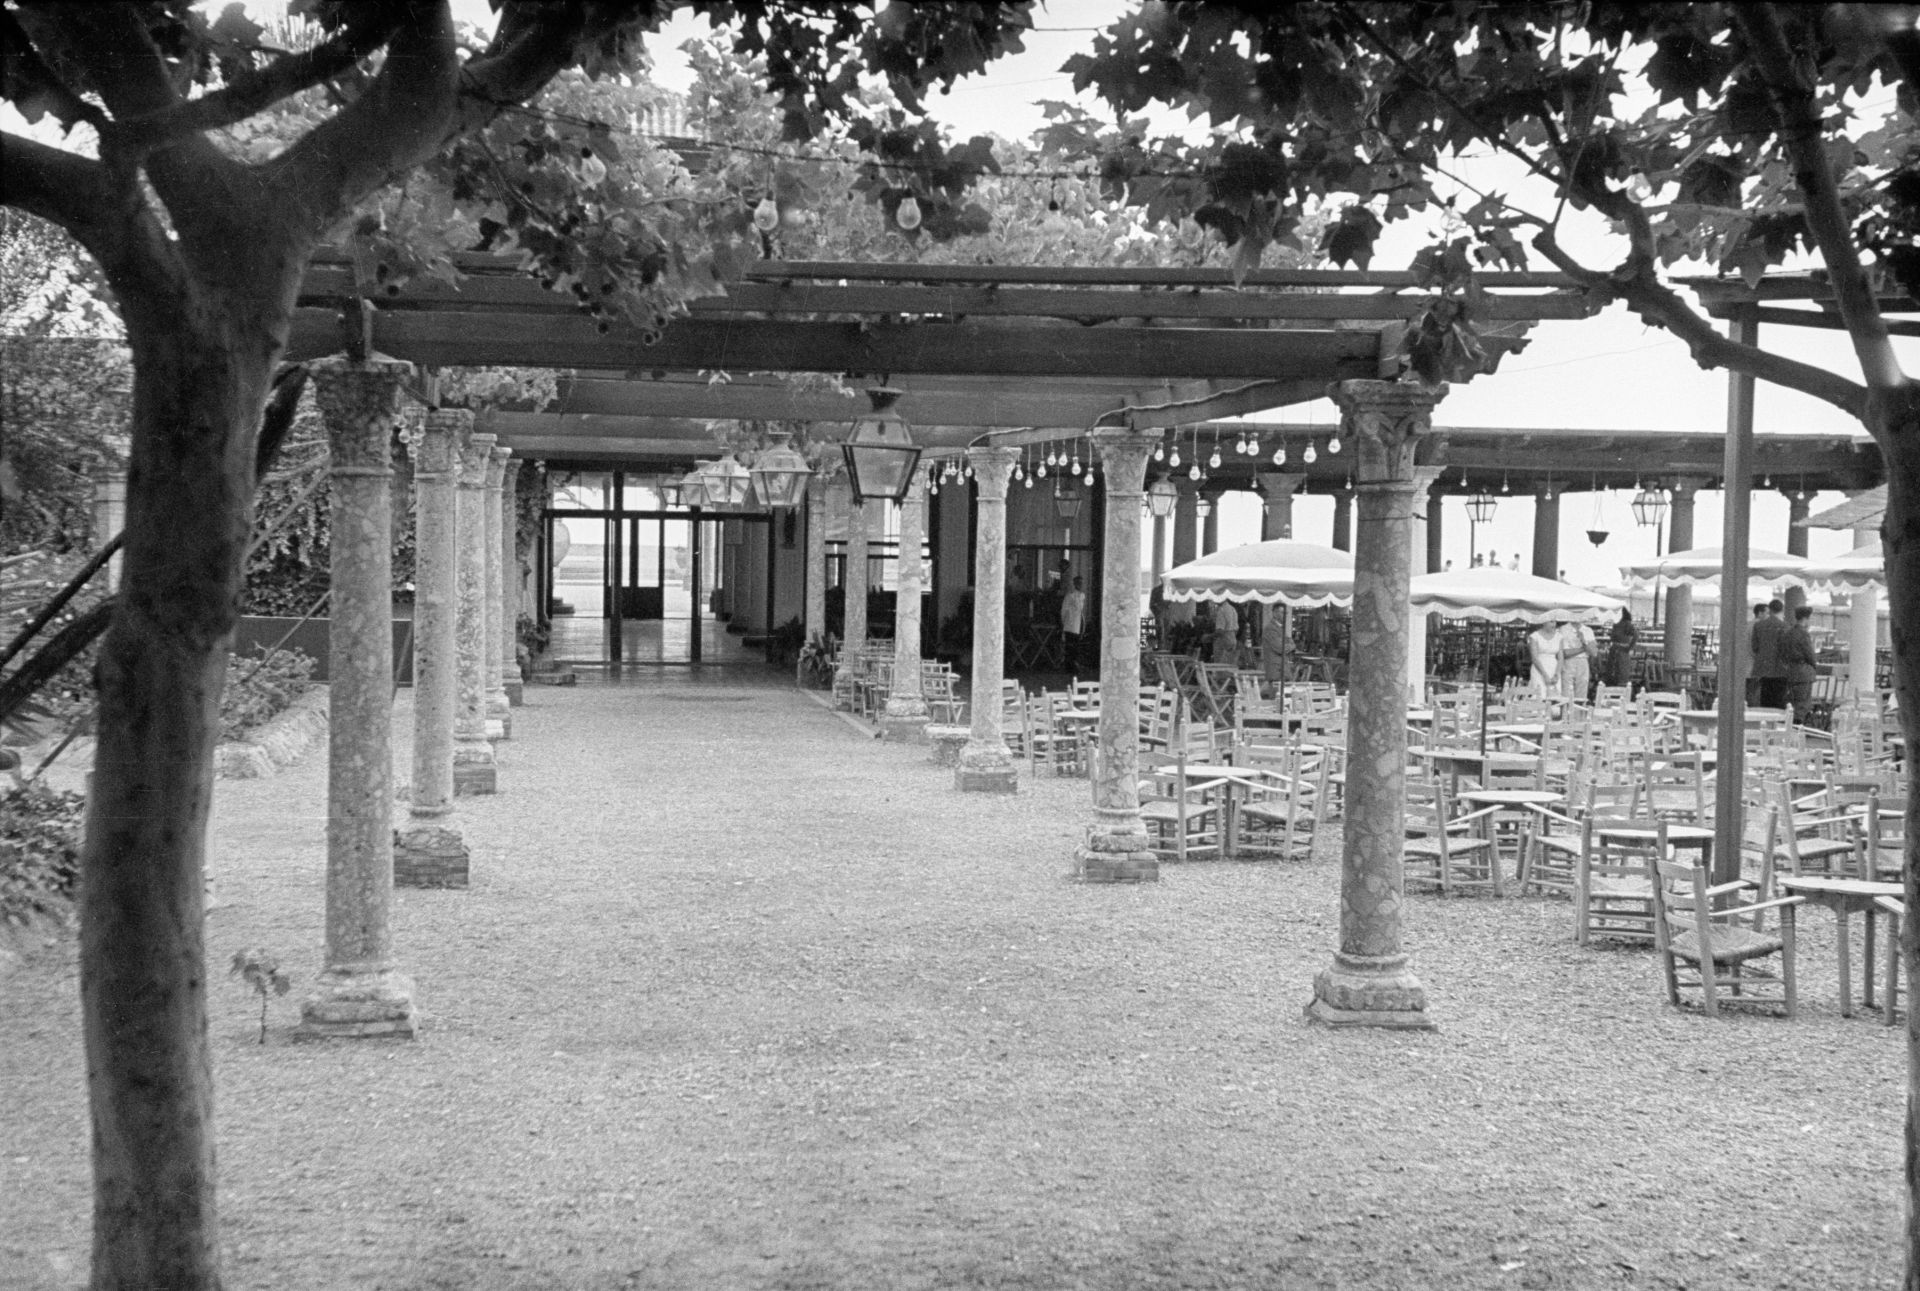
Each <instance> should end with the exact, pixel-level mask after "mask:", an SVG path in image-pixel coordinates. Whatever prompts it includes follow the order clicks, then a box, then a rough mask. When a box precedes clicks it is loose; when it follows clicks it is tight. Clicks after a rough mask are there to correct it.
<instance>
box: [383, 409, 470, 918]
mask: <svg viewBox="0 0 1920 1291" xmlns="http://www.w3.org/2000/svg"><path fill="white" fill-rule="evenodd" d="M472 426H473V414H472V413H471V412H468V411H467V410H466V409H464V408H446V409H437V410H435V411H433V412H430V413H428V414H427V418H426V424H425V426H424V428H423V429H422V430H421V431H420V434H419V436H418V438H417V440H415V441H413V443H412V447H413V487H414V507H415V514H414V527H413V531H414V573H413V587H414V591H413V776H412V786H411V788H410V789H409V791H408V796H409V805H408V811H407V823H406V825H405V826H404V827H403V828H401V829H400V830H399V831H398V832H397V833H396V834H395V836H394V840H393V872H394V882H395V883H397V884H399V885H400V886H401V887H458V888H464V887H466V886H467V865H468V857H467V846H466V844H465V843H464V842H462V841H461V838H460V831H459V830H458V829H457V828H455V827H454V824H453V819H452V817H453V719H454V708H455V706H456V700H457V697H458V694H459V670H460V669H459V660H458V658H457V649H458V647H457V646H456V644H455V643H456V641H457V640H458V637H459V619H460V592H459V587H458V583H459V578H458V554H457V551H456V549H455V546H454V535H455V529H456V526H457V523H458V522H457V521H456V519H455V516H454V509H455V501H454V489H455V485H456V483H457V481H458V479H459V470H460V450H461V440H462V439H463V438H464V437H465V436H466V435H467V434H468V433H469V431H470V430H471V428H472Z"/></svg>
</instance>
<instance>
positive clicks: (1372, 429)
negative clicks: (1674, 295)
mask: <svg viewBox="0 0 1920 1291" xmlns="http://www.w3.org/2000/svg"><path fill="white" fill-rule="evenodd" d="M1329 393H1330V394H1331V396H1332V398H1333V400H1334V402H1335V403H1337V404H1338V405H1339V406H1340V411H1341V428H1340V434H1341V437H1342V438H1343V439H1345V440H1347V442H1348V443H1350V444H1352V445H1353V446H1354V448H1355V459H1356V462H1357V474H1356V490H1357V492H1358V493H1359V497H1360V532H1359V534H1358V538H1359V542H1358V546H1357V548H1356V550H1355V551H1354V579H1353V663H1352V670H1351V673H1350V679H1349V692H1350V693H1349V696H1348V708H1347V712H1348V716H1347V747H1348V750H1349V756H1348V760H1347V811H1346V817H1345V820H1344V822H1343V828H1342V857H1341V874H1340V949H1339V950H1338V951H1337V952H1336V953H1335V954H1334V957H1333V963H1332V965H1331V966H1330V967H1328V968H1327V969H1325V970H1323V971H1322V972H1321V974H1320V975H1319V976H1318V977H1317V978H1315V979H1314V983H1313V1002H1312V1003H1311V1004H1309V1005H1308V1006H1307V1016H1308V1017H1309V1018H1310V1019H1312V1020H1314V1021H1318V1022H1324V1023H1327V1024H1329V1025H1332V1026H1380V1027H1402V1028H1419V1029H1430V1028H1432V1026H1433V1022H1432V1020H1431V1019H1430V1018H1429V1017H1428V1016H1427V997H1426V989H1425V988H1424V987H1423V986H1421V984H1420V980H1419V979H1418V978H1417V977H1415V976H1414V974H1413V970H1412V968H1411V966H1410V964H1409V962H1408V956H1407V953H1406V950H1405V948H1404V944H1403V942H1402V939H1401V920H1400V908H1401V903H1402V899H1403V894H1404V888H1403V882H1402V870H1401V861H1400V850H1401V845H1402V842H1403V837H1402V835H1403V825H1404V813H1403V811H1402V799H1403V797H1404V795H1405V791H1406V761H1407V726H1406V700H1405V696H1406V693H1407V581H1408V576H1409V575H1408V567H1409V563H1410V562H1409V558H1408V557H1409V552H1410V550H1411V542H1412V528H1413V524H1412V501H1413V492H1414V479H1413V457H1414V451H1415V449H1416V448H1417V446H1418V445H1419V442H1420V439H1421V437H1422V436H1424V435H1426V434H1427V433H1428V432H1429V431H1430V430H1431V428H1432V419H1433V407H1434V405H1435V404H1436V403H1438V402H1439V401H1440V399H1441V397H1442V396H1444V395H1445V393H1446V387H1444V386H1439V387H1427V386H1422V385H1417V384H1414V383H1411V382H1405V383H1402V382H1393V381H1341V382H1337V383H1335V384H1334V385H1333V387H1332V388H1331V390H1330V391H1329Z"/></svg>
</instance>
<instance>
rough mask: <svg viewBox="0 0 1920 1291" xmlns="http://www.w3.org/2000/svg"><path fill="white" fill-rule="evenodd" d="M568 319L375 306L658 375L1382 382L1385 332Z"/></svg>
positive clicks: (554, 362) (488, 341)
mask: <svg viewBox="0 0 1920 1291" xmlns="http://www.w3.org/2000/svg"><path fill="white" fill-rule="evenodd" d="M600 326H601V325H599V324H596V322H595V321H594V320H592V319H588V318H578V317H575V318H570V317H565V316H560V315H524V314H505V313H502V314H467V313H425V312H414V313H403V312H400V311H394V310H378V311H375V313H374V317H373V320H372V335H373V345H374V348H375V349H376V350H378V351H379V352H380V353H382V354H387V355H391V356H393V357H394V358H400V359H409V360H411V361H413V362H416V363H423V364H428V365H430V366H435V367H471V366H481V365H488V364H499V365H507V366H517V367H559V368H576V369H578V368H600V369H611V370H614V371H628V370H633V369H640V370H646V369H649V368H654V369H660V370H666V371H672V370H675V369H681V370H706V369H721V370H729V371H731V370H744V371H784V372H842V373H859V374H893V375H898V374H906V373H947V374H954V375H967V374H971V375H978V376H999V377H1002V378H1008V379H1012V378H1020V377H1052V376H1111V377H1119V378H1128V379H1132V380H1135V381H1146V380H1152V379H1156V378H1162V377H1171V378H1182V379H1186V378H1203V379H1238V380H1273V379H1284V378H1295V377H1313V378H1317V379H1319V380H1321V381H1335V380H1341V379H1344V378H1354V377H1362V378H1364V377H1373V376H1375V375H1376V374H1377V373H1378V371H1379V366H1380V364H1379V353H1380V339H1379V335H1378V333H1376V332H1372V331H1362V330H1352V331H1319V330H1316V331H1307V330H1299V329H1285V330H1252V329H1236V328H1212V327H1181V328H1172V327H1168V328H1151V327H1109V328H1078V327H1045V326H1032V325H1029V326H1018V325H1013V324H1000V325H992V324H982V323H972V322H965V323H926V324H910V323H909V324H896V325H890V326H867V325H865V324H861V323H824V322H794V321H786V320H770V319H729V320H724V321H721V320H711V319H703V318H684V319H679V320H676V321H675V322H673V323H672V324H671V325H669V326H668V327H667V328H666V330H665V331H664V332H663V333H662V334H661V335H660V338H659V340H658V342H657V343H656V344H653V345H647V344H645V343H644V342H643V338H642V337H641V335H640V333H639V332H638V331H637V330H636V329H634V328H632V327H630V326H628V325H626V324H625V323H616V324H613V325H611V326H609V327H608V330H606V331H605V332H602V331H601V330H600ZM339 338H340V323H339V317H338V314H337V313H336V312H335V311H333V310H328V309H312V308H308V309H300V310H296V311H295V314H294V320H293V328H292V334H291V336H290V338H289V342H288V354H287V357H288V358H289V359H292V360H295V361H299V360H303V359H312V358H318V357H320V356H322V355H325V354H330V353H334V352H336V351H338V349H339V348H340V339H339Z"/></svg>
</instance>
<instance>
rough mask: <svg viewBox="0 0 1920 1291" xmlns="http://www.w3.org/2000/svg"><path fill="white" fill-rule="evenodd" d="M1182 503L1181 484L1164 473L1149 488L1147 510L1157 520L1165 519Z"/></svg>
mask: <svg viewBox="0 0 1920 1291" xmlns="http://www.w3.org/2000/svg"><path fill="white" fill-rule="evenodd" d="M1179 503H1180V486H1179V485H1177V484H1175V483H1174V482H1173V481H1172V480H1171V479H1169V478H1167V477H1166V476H1164V475H1162V476H1161V477H1160V478H1159V479H1157V480H1155V481H1154V482H1153V487H1151V488H1149V489H1148V490H1147V510H1148V511H1150V512H1152V513H1153V518H1154V519H1155V520H1165V519H1166V518H1167V517H1168V516H1170V515H1172V514H1173V509H1174V507H1176V506H1178V505H1179Z"/></svg>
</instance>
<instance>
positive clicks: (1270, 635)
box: [1260, 605, 1293, 687]
mask: <svg viewBox="0 0 1920 1291" xmlns="http://www.w3.org/2000/svg"><path fill="white" fill-rule="evenodd" d="M1261 613H1262V614H1264V615H1265V616H1266V622H1265V623H1264V624H1262V625H1261V628H1260V671H1261V673H1262V674H1264V676H1265V677H1266V682H1267V685H1268V686H1269V687H1272V686H1276V685H1278V684H1279V683H1280V681H1281V680H1282V679H1283V678H1284V677H1285V676H1286V675H1287V655H1288V654H1289V653H1290V652H1291V651H1292V649H1293V625H1292V624H1291V623H1289V622H1287V609H1286V607H1285V606H1284V605H1269V606H1267V607H1266V609H1264V610H1262V611H1261Z"/></svg>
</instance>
